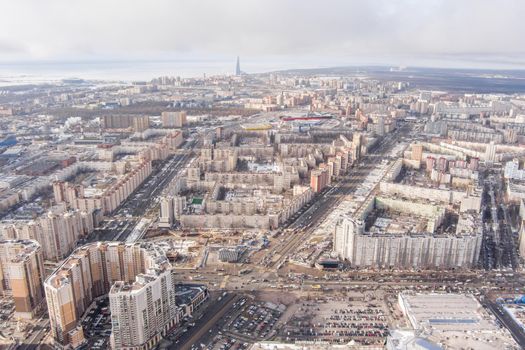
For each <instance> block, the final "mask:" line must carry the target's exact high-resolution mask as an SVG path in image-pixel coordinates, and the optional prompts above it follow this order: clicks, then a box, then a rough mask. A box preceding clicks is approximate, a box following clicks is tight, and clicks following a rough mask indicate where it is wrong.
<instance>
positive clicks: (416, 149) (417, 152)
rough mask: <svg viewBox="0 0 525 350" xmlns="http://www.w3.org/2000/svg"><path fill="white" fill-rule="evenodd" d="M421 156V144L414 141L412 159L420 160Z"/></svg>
mask: <svg viewBox="0 0 525 350" xmlns="http://www.w3.org/2000/svg"><path fill="white" fill-rule="evenodd" d="M422 158H423V145H422V144H419V143H416V144H413V145H412V160H416V161H418V162H421V159H422Z"/></svg>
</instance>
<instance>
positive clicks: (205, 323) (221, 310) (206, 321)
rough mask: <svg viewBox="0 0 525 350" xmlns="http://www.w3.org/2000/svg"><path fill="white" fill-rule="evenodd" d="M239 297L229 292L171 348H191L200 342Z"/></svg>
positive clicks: (177, 349)
mask: <svg viewBox="0 0 525 350" xmlns="http://www.w3.org/2000/svg"><path fill="white" fill-rule="evenodd" d="M237 299H238V297H237V296H236V295H235V294H233V293H228V294H227V295H225V296H224V297H223V298H221V300H220V301H217V302H215V303H213V304H212V305H210V306H209V307H208V308H207V309H206V311H205V312H204V313H203V314H202V317H201V318H200V319H199V320H197V321H196V322H195V326H193V327H191V328H190V329H189V330H188V332H186V333H185V334H184V335H183V336H182V337H180V338H179V342H178V343H177V344H173V345H172V346H171V347H170V349H173V350H189V349H191V346H192V345H194V344H198V343H199V340H200V339H202V338H203V337H205V336H206V335H207V334H208V332H209V331H210V329H211V328H212V327H213V326H214V325H215V324H216V323H217V321H218V320H219V319H220V318H221V317H222V316H223V315H224V314H225V313H226V312H227V311H228V309H229V308H230V307H231V306H232V304H233V303H234V302H235V301H236V300H237Z"/></svg>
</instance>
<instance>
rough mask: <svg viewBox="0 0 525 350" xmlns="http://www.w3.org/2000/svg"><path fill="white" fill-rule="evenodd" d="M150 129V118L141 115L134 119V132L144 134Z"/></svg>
mask: <svg viewBox="0 0 525 350" xmlns="http://www.w3.org/2000/svg"><path fill="white" fill-rule="evenodd" d="M148 128H149V117H148V116H147V115H140V116H135V117H133V131H135V132H142V131H144V130H146V129H148Z"/></svg>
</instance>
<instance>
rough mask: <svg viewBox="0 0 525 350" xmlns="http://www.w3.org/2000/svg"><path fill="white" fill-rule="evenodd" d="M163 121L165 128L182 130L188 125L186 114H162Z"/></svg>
mask: <svg viewBox="0 0 525 350" xmlns="http://www.w3.org/2000/svg"><path fill="white" fill-rule="evenodd" d="M161 120H162V126H163V127H164V128H182V126H184V125H186V112H184V111H181V112H162V115H161Z"/></svg>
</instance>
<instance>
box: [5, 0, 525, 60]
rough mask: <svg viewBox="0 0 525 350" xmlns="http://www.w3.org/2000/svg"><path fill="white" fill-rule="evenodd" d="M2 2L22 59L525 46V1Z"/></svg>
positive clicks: (495, 52)
mask: <svg viewBox="0 0 525 350" xmlns="http://www.w3.org/2000/svg"><path fill="white" fill-rule="evenodd" d="M1 7H2V8H3V9H4V11H0V33H9V38H10V39H11V40H12V41H15V42H16V43H19V44H20V46H22V47H26V48H27V50H25V51H24V52H25V53H24V52H21V55H20V56H21V58H25V59H42V58H44V59H61V58H65V57H72V56H76V57H79V58H83V57H87V58H100V57H102V58H111V57H118V58H125V57H135V58H139V57H140V58H141V57H148V58H151V57H159V56H160V57H178V56H181V55H189V54H198V55H203V56H206V55H236V54H241V55H247V56H257V57H265V56H273V57H275V56H283V57H284V56H287V57H289V56H301V57H306V56H311V57H324V60H325V62H332V61H344V59H345V58H352V57H358V58H360V59H361V58H363V59H366V57H369V58H374V59H377V58H378V57H381V56H384V57H395V56H399V57H401V56H411V57H414V56H416V57H417V56H419V55H421V56H422V57H423V56H425V55H442V56H443V57H445V56H447V55H448V56H451V55H452V56H453V55H469V54H476V53H479V52H484V53H487V54H489V55H492V56H493V57H496V56H502V57H503V56H517V57H518V60H519V59H520V58H523V57H524V56H523V52H521V51H522V48H523V47H525V30H524V29H523V28H524V27H523V26H522V25H521V23H520V22H521V18H520V17H521V15H522V14H523V13H525V2H524V1H521V0H499V1H490V0H461V1H456V0H441V1H439V0H425V1H416V0H370V1H365V0H363V1H344V0H317V1H311V0H302V1H301V0H248V1H246V0H221V1H216V0H191V1H189V0H178V1H168V0H157V1H144V0H136V1H129V0H126V1H125V0H113V1H103V0H92V1H71V0H53V1H45V2H43V1H39V0H32V1H31V0H17V1H16V2H15V1H12V2H7V1H4V4H2V5H1ZM13 13H18V14H20V15H19V16H13V15H12V14H13ZM0 40H1V36H0ZM0 42H1V41H0Z"/></svg>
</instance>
